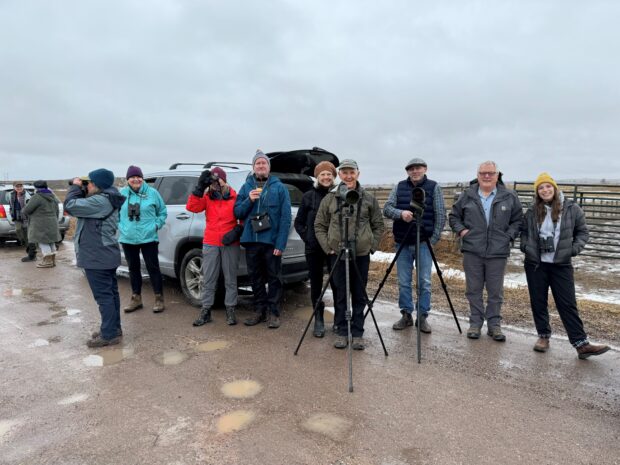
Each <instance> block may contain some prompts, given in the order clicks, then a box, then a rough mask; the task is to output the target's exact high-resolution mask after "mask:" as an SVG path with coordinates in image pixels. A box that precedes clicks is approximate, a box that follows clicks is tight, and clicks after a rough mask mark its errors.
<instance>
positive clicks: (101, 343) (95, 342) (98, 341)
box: [86, 336, 121, 349]
mask: <svg viewBox="0 0 620 465" xmlns="http://www.w3.org/2000/svg"><path fill="white" fill-rule="evenodd" d="M120 342H121V338H120V337H119V336H116V337H113V338H112V339H104V338H102V337H101V336H97V337H95V338H93V339H89V340H88V341H86V345H87V346H88V347H90V348H91V349H95V348H98V347H106V346H113V345H116V344H118V343H120Z"/></svg>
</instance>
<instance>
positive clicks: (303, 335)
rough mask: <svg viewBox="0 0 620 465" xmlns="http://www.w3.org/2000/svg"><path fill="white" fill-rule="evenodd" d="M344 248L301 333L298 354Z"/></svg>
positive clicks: (295, 353) (296, 350)
mask: <svg viewBox="0 0 620 465" xmlns="http://www.w3.org/2000/svg"><path fill="white" fill-rule="evenodd" d="M342 253H343V250H341V251H340V252H339V253H338V257H337V258H336V261H335V262H334V266H332V269H331V271H330V272H329V276H328V277H327V281H326V282H325V284H324V285H323V289H322V290H321V294H320V295H319V298H318V299H317V301H316V305H315V306H314V309H313V310H314V311H313V312H312V315H310V320H308V324H307V325H306V329H304V332H303V334H302V335H301V339H300V340H299V344H297V348H296V349H295V352H293V354H294V355H297V352H299V348H300V347H301V343H302V342H303V341H304V338H305V337H306V333H307V332H308V328H309V327H310V324H311V323H312V320H313V319H314V316H315V315H316V312H317V309H318V307H319V305H320V303H321V301H322V300H323V295H324V294H325V291H326V290H327V286H328V285H329V283H330V281H331V279H332V276H333V275H334V271H335V270H336V266H337V265H338V260H340V257H341V256H342Z"/></svg>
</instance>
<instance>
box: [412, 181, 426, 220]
mask: <svg viewBox="0 0 620 465" xmlns="http://www.w3.org/2000/svg"><path fill="white" fill-rule="evenodd" d="M425 202H426V192H425V191H424V189H422V188H421V187H414V188H413V190H412V191H411V201H410V202H409V206H410V207H411V208H413V210H414V213H415V214H416V215H418V216H422V213H424V207H425V205H424V204H425Z"/></svg>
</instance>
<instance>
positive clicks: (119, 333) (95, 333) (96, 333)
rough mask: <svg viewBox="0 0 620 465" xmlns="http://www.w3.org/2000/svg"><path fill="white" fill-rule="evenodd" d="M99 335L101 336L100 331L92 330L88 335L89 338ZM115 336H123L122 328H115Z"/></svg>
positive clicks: (95, 337)
mask: <svg viewBox="0 0 620 465" xmlns="http://www.w3.org/2000/svg"><path fill="white" fill-rule="evenodd" d="M99 336H101V332H99V331H93V333H92V334H91V335H90V338H91V339H97V338H98V337H99ZM116 336H117V337H123V330H122V329H120V328H119V329H118V330H116Z"/></svg>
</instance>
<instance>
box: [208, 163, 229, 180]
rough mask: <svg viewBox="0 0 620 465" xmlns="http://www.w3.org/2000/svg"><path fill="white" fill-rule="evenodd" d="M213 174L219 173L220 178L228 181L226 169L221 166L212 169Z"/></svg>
mask: <svg viewBox="0 0 620 465" xmlns="http://www.w3.org/2000/svg"><path fill="white" fill-rule="evenodd" d="M211 174H212V175H214V174H217V176H218V177H219V178H220V179H223V180H224V182H226V171H224V170H223V169H222V168H220V167H219V166H216V167H215V168H213V169H212V170H211Z"/></svg>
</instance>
